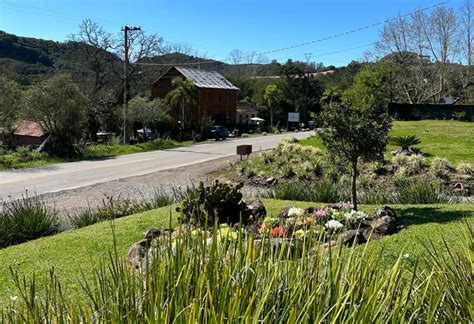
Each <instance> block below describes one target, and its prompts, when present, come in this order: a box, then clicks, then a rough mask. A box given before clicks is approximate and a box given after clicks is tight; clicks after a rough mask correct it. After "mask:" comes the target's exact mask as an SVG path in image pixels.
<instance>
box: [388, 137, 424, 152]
mask: <svg viewBox="0 0 474 324" xmlns="http://www.w3.org/2000/svg"><path fill="white" fill-rule="evenodd" d="M390 143H391V144H393V145H396V146H401V147H402V151H411V147H412V146H415V145H418V144H420V143H421V139H420V138H419V137H418V136H416V135H407V136H393V137H392V138H390Z"/></svg>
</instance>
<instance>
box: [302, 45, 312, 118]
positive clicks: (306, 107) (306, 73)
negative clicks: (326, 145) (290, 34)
mask: <svg viewBox="0 0 474 324" xmlns="http://www.w3.org/2000/svg"><path fill="white" fill-rule="evenodd" d="M304 56H305V58H306V66H305V71H304V72H305V73H304V76H305V81H306V82H305V83H306V84H305V97H306V99H305V103H304V104H305V107H304V112H303V116H302V117H303V118H302V119H303V123H304V124H305V127H308V122H307V118H306V115H307V113H308V85H309V70H308V68H309V63H310V61H311V56H312V54H311V53H304Z"/></svg>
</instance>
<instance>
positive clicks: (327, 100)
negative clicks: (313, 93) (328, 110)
mask: <svg viewBox="0 0 474 324" xmlns="http://www.w3.org/2000/svg"><path fill="white" fill-rule="evenodd" d="M341 96H342V92H341V89H339V87H338V86H335V85H334V86H329V87H328V88H326V90H324V92H323V95H322V97H321V99H320V102H321V104H323V105H324V104H326V105H331V104H332V103H333V102H340V101H341Z"/></svg>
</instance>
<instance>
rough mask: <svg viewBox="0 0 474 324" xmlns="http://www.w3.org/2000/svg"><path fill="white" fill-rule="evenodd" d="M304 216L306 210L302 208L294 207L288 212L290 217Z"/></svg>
mask: <svg viewBox="0 0 474 324" xmlns="http://www.w3.org/2000/svg"><path fill="white" fill-rule="evenodd" d="M303 214H304V210H303V209H301V208H296V207H292V208H290V209H289V210H288V217H298V216H301V215H303Z"/></svg>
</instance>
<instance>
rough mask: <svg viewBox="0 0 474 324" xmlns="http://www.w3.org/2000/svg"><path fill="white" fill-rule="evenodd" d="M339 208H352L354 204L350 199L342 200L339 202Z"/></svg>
mask: <svg viewBox="0 0 474 324" xmlns="http://www.w3.org/2000/svg"><path fill="white" fill-rule="evenodd" d="M339 208H341V209H352V208H354V205H353V204H352V203H351V202H350V201H341V202H340V203H339Z"/></svg>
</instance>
